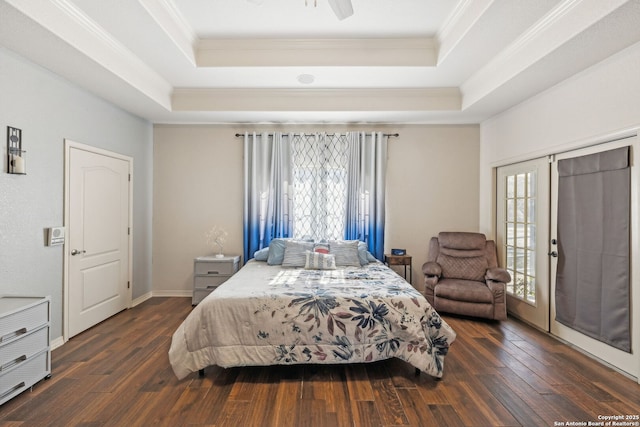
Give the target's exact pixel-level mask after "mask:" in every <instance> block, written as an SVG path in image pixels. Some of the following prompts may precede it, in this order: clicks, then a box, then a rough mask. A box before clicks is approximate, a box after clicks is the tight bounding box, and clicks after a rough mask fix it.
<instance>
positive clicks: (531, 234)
mask: <svg viewBox="0 0 640 427" xmlns="http://www.w3.org/2000/svg"><path fill="white" fill-rule="evenodd" d="M496 194H497V205H498V206H497V209H496V219H497V233H496V244H497V247H498V251H499V259H500V262H501V266H503V267H505V268H506V269H507V271H509V273H510V274H511V282H509V283H508V284H507V310H508V312H509V313H510V314H512V315H515V316H516V317H518V318H520V319H522V320H524V321H526V322H528V323H530V324H532V325H534V326H536V327H538V328H540V329H542V330H544V331H547V332H548V331H549V255H548V252H549V247H548V241H549V239H548V236H549V160H548V158H547V157H544V158H539V159H535V160H531V161H527V162H523V163H518V164H514V165H509V166H503V167H500V168H498V171H497V193H496Z"/></svg>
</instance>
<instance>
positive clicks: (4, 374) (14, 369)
mask: <svg viewBox="0 0 640 427" xmlns="http://www.w3.org/2000/svg"><path fill="white" fill-rule="evenodd" d="M50 301H51V300H50V298H49V297H19V296H0V405H1V404H3V403H4V402H6V401H7V400H9V399H11V398H13V397H15V396H17V395H18V394H20V393H22V392H23V391H25V390H26V389H28V388H30V387H31V386H33V385H34V384H35V383H37V382H38V381H40V380H42V379H43V378H46V377H49V376H50V375H51V347H50V338H49V328H50V317H51V315H50V313H51V310H50Z"/></svg>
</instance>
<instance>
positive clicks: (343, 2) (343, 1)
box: [328, 0, 353, 21]
mask: <svg viewBox="0 0 640 427" xmlns="http://www.w3.org/2000/svg"><path fill="white" fill-rule="evenodd" d="M328 1H329V5H330V6H331V9H333V13H335V14H336V16H337V17H338V19H339V20H341V21H342V20H343V19H345V18H348V17H350V16H351V15H353V5H352V4H351V0H328Z"/></svg>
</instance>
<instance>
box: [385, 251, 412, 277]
mask: <svg viewBox="0 0 640 427" xmlns="http://www.w3.org/2000/svg"><path fill="white" fill-rule="evenodd" d="M384 263H385V264H387V265H388V266H392V265H402V266H404V280H407V267H409V283H411V284H413V272H412V269H411V255H391V254H384Z"/></svg>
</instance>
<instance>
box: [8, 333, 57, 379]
mask: <svg viewBox="0 0 640 427" xmlns="http://www.w3.org/2000/svg"><path fill="white" fill-rule="evenodd" d="M48 348H49V328H48V327H46V326H45V327H42V328H40V329H38V330H36V331H33V332H31V333H29V334H27V335H23V337H22V339H19V340H13V341H11V342H9V343H7V344H6V345H3V346H0V373H2V372H5V371H6V370H7V369H9V368H11V367H12V366H15V365H17V364H19V363H20V362H21V361H23V360H26V359H28V358H30V357H31V356H33V355H34V354H36V353H39V352H41V351H43V350H46V349H48ZM3 382H4V377H3Z"/></svg>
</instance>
